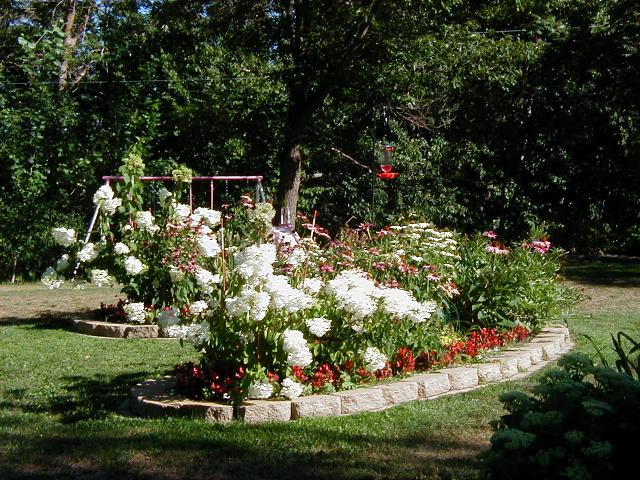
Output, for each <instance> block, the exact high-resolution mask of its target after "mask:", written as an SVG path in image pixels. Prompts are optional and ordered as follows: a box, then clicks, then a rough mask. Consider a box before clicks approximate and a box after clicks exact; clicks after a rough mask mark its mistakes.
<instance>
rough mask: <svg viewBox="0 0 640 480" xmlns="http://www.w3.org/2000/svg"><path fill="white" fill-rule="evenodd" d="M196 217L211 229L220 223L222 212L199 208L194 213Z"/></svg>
mask: <svg viewBox="0 0 640 480" xmlns="http://www.w3.org/2000/svg"><path fill="white" fill-rule="evenodd" d="M193 214H194V215H198V216H199V217H200V219H201V220H202V221H203V222H205V223H206V224H207V225H208V226H210V227H215V226H216V225H218V224H219V223H220V219H221V218H222V212H219V211H218V210H211V209H209V208H204V207H198V208H196V209H195V210H194V211H193Z"/></svg>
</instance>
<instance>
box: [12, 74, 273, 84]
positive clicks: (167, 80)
mask: <svg viewBox="0 0 640 480" xmlns="http://www.w3.org/2000/svg"><path fill="white" fill-rule="evenodd" d="M266 78H270V76H267V75H265V76H257V75H254V76H246V77H216V78H154V79H146V80H127V79H121V80H82V81H80V82H78V83H77V84H76V85H80V84H91V85H109V84H119V83H120V84H129V83H131V84H145V83H148V84H153V83H164V84H168V83H210V82H215V81H219V80H222V81H227V80H237V81H241V80H264V79H266ZM58 83H59V81H58V80H42V81H34V82H28V81H21V82H15V81H14V82H3V81H0V85H24V86H26V85H58Z"/></svg>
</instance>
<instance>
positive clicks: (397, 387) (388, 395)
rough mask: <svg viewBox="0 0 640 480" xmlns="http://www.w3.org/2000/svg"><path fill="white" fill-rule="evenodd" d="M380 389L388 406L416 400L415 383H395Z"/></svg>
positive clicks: (416, 386)
mask: <svg viewBox="0 0 640 480" xmlns="http://www.w3.org/2000/svg"><path fill="white" fill-rule="evenodd" d="M380 388H381V390H382V395H383V396H384V399H385V401H386V402H387V405H388V406H393V405H400V404H401V403H407V402H413V401H414V400H418V384H417V383H416V382H395V383H391V384H389V385H383V386H381V387H380Z"/></svg>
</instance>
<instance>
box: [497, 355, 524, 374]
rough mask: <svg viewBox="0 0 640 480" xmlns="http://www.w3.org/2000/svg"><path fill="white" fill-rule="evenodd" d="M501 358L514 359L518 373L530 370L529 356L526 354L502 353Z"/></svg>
mask: <svg viewBox="0 0 640 480" xmlns="http://www.w3.org/2000/svg"><path fill="white" fill-rule="evenodd" d="M502 355H503V358H515V359H516V362H517V368H518V372H526V371H527V370H529V369H530V368H531V356H530V355H529V354H528V353H527V352H514V351H511V352H510V351H507V352H504V353H503V354H502Z"/></svg>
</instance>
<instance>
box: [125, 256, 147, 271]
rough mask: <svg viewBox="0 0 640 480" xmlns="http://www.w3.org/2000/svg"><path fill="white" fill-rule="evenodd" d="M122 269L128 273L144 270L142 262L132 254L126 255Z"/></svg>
mask: <svg viewBox="0 0 640 480" xmlns="http://www.w3.org/2000/svg"><path fill="white" fill-rule="evenodd" d="M124 269H125V270H126V272H127V274H128V275H132V276H133V275H138V274H139V273H140V272H142V271H143V270H144V264H143V263H142V262H141V261H140V260H138V259H137V258H136V257H134V256H131V255H130V256H128V257H127V259H126V260H125V261H124Z"/></svg>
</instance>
